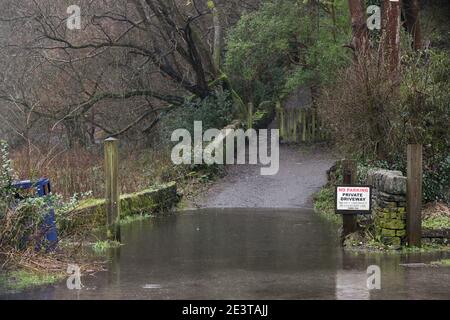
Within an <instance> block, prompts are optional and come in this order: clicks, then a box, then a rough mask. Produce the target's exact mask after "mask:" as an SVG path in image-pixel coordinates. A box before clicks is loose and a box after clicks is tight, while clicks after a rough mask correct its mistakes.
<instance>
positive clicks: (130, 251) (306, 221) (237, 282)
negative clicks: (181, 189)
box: [2, 209, 450, 299]
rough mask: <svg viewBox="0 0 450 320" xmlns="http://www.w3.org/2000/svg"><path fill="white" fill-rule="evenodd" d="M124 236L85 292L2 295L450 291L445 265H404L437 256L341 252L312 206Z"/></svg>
mask: <svg viewBox="0 0 450 320" xmlns="http://www.w3.org/2000/svg"><path fill="white" fill-rule="evenodd" d="M122 241H123V242H124V244H125V245H124V246H122V247H120V248H118V249H114V250H111V252H110V257H109V258H110V259H111V262H110V264H109V265H108V271H107V272H102V273H98V274H96V275H95V276H86V277H83V278H82V282H83V285H84V288H83V289H82V290H81V291H70V290H68V289H67V288H66V286H65V282H64V283H61V284H58V285H55V286H50V287H47V288H40V289H36V290H31V291H27V292H25V293H21V294H10V295H3V297H2V298H10V299H16V298H25V299H374V298H375V299H384V298H387V299H389V298H424V297H425V298H450V293H449V292H450V290H449V288H450V281H448V280H449V279H448V276H449V274H450V272H449V270H448V269H447V270H442V269H440V271H439V272H438V271H437V270H436V269H433V270H431V269H430V268H428V269H429V270H426V269H424V268H421V269H419V268H416V269H415V270H410V269H411V268H405V267H403V266H401V265H400V263H401V262H405V261H406V262H407V261H425V260H427V259H428V260H432V259H435V258H436V257H432V256H420V255H419V256H417V255H416V256H411V255H410V256H405V257H403V256H402V257H400V255H389V256H386V255H378V254H356V253H349V252H343V250H342V249H341V248H340V247H339V243H338V237H337V234H336V231H335V227H333V226H331V225H329V224H328V223H326V222H324V221H322V220H321V219H320V218H319V217H317V216H316V215H315V214H314V213H313V212H312V211H311V210H302V209H296V210H293V209H286V210H284V209H277V210H273V209H270V210H269V209H213V210H212V209H204V210H197V211H188V212H183V213H179V214H176V215H171V216H167V217H163V218H157V219H152V220H148V221H139V222H136V223H132V224H130V225H127V226H124V227H123V229H122ZM373 264H375V265H379V266H380V268H381V271H382V277H381V285H382V289H381V290H371V291H369V290H368V289H367V287H366V281H367V274H366V270H367V267H368V266H369V265H373ZM430 278H431V279H434V280H433V281H430ZM418 279H419V280H418ZM421 279H424V280H423V281H422V280H421ZM438 283H439V285H440V286H441V288H440V289H436V288H435V286H436V285H437V284H438ZM418 286H421V290H419V291H417V288H418ZM417 292H419V293H417Z"/></svg>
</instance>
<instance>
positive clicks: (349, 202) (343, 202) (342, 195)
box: [334, 185, 372, 214]
mask: <svg viewBox="0 0 450 320" xmlns="http://www.w3.org/2000/svg"><path fill="white" fill-rule="evenodd" d="M334 205H335V206H334V208H335V211H336V213H337V214H370V213H371V212H372V187H371V186H365V185H337V186H335V204H334Z"/></svg>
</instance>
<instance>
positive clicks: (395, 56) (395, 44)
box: [381, 0, 401, 74]
mask: <svg viewBox="0 0 450 320" xmlns="http://www.w3.org/2000/svg"><path fill="white" fill-rule="evenodd" d="M400 14H401V0H399V1H391V0H383V7H382V11H381V19H382V24H381V25H382V27H381V28H382V42H381V46H382V55H383V61H384V63H385V64H386V65H387V67H388V69H389V71H390V72H393V73H395V74H396V73H397V71H398V69H399V67H400Z"/></svg>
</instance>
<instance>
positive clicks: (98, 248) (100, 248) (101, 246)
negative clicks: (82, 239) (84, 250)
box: [92, 240, 121, 253]
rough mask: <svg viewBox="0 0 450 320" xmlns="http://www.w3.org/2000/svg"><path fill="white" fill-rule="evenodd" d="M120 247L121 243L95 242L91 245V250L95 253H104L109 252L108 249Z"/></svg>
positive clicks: (109, 241)
mask: <svg viewBox="0 0 450 320" xmlns="http://www.w3.org/2000/svg"><path fill="white" fill-rule="evenodd" d="M120 246H121V243H120V242H118V241H111V240H105V241H102V240H99V241H97V242H95V243H94V244H93V245H92V249H93V250H94V251H95V252H96V253H104V252H105V251H107V250H109V249H113V248H118V247H120Z"/></svg>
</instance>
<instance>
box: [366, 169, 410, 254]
mask: <svg viewBox="0 0 450 320" xmlns="http://www.w3.org/2000/svg"><path fill="white" fill-rule="evenodd" d="M367 184H369V185H371V186H372V187H373V191H372V215H373V221H374V225H375V232H376V237H377V239H378V240H379V241H380V242H382V243H384V244H386V245H394V246H399V245H403V244H405V239H406V185H407V179H406V177H405V176H403V174H402V173H401V172H400V171H392V170H384V169H371V170H369V172H368V174H367Z"/></svg>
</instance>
